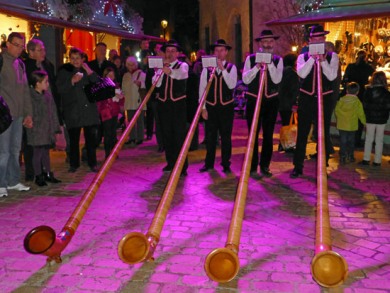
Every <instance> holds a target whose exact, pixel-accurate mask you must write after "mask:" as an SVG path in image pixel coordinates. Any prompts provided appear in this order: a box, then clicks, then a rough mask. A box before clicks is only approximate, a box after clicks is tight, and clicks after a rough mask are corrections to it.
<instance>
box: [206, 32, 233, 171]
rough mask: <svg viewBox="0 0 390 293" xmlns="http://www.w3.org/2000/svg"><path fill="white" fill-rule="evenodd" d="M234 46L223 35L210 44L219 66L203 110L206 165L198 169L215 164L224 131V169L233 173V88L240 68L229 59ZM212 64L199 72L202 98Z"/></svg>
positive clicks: (222, 146) (208, 167)
mask: <svg viewBox="0 0 390 293" xmlns="http://www.w3.org/2000/svg"><path fill="white" fill-rule="evenodd" d="M231 48H232V47H231V46H229V45H227V44H226V41H225V40H223V39H219V40H217V41H216V42H215V43H214V44H212V45H211V46H210V50H211V51H213V52H214V55H216V57H217V68H216V70H215V75H214V78H213V81H212V83H211V86H210V90H209V92H208V94H207V97H206V103H205V106H204V108H203V110H202V117H203V118H204V119H205V120H206V133H207V137H206V149H207V154H206V159H205V164H204V166H203V167H202V168H201V169H200V170H199V171H200V172H206V171H208V170H210V169H213V168H214V162H215V150H216V141H217V138H218V137H217V136H218V133H219V134H220V135H221V155H222V162H221V165H222V167H223V172H224V173H226V174H229V173H231V170H230V157H231V154H232V130H233V118H234V103H233V102H234V99H233V89H234V88H235V86H236V84H237V68H236V66H235V65H234V64H232V63H229V62H227V61H226V56H227V54H228V52H229V50H230V49H231ZM211 71H212V68H203V70H202V74H201V76H200V84H199V99H201V98H202V96H203V93H204V91H205V88H206V86H207V82H208V80H209V78H210V75H211Z"/></svg>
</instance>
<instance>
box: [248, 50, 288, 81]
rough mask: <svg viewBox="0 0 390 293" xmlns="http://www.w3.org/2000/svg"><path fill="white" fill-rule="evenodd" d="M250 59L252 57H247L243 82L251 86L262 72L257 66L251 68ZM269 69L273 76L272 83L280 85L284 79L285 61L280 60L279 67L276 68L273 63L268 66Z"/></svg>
mask: <svg viewBox="0 0 390 293" xmlns="http://www.w3.org/2000/svg"><path fill="white" fill-rule="evenodd" d="M250 57H251V56H248V57H246V60H245V64H244V71H243V73H242V80H243V82H244V83H245V84H250V83H251V82H252V81H253V79H254V78H255V77H256V75H257V73H258V72H259V70H260V68H258V67H257V66H256V65H255V66H253V67H252V68H251V61H250ZM267 69H268V72H269V74H270V76H271V80H272V82H273V83H274V84H278V83H280V82H281V80H282V77H283V59H280V60H279V63H278V66H277V67H275V65H274V63H273V62H271V63H270V64H267Z"/></svg>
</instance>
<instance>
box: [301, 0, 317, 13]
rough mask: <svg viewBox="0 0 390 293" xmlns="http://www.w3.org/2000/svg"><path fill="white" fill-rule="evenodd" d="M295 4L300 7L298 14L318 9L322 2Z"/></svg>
mask: <svg viewBox="0 0 390 293" xmlns="http://www.w3.org/2000/svg"><path fill="white" fill-rule="evenodd" d="M297 3H298V4H299V6H300V7H301V8H300V9H299V14H302V13H307V12H312V11H316V10H318V9H320V7H321V6H322V5H323V4H324V1H322V0H298V1H297Z"/></svg>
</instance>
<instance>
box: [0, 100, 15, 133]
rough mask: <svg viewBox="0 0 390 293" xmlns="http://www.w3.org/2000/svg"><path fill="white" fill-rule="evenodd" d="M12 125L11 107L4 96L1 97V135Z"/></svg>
mask: <svg viewBox="0 0 390 293" xmlns="http://www.w3.org/2000/svg"><path fill="white" fill-rule="evenodd" d="M11 123H12V116H11V111H10V110H9V107H8V105H7V103H6V102H5V100H4V99H3V97H2V96H0V134H2V133H3V132H5V131H6V130H7V129H8V127H10V125H11Z"/></svg>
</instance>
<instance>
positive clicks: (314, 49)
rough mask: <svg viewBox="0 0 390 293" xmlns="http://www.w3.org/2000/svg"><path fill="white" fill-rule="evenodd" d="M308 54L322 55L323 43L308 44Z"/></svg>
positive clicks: (323, 51) (323, 52) (323, 50)
mask: <svg viewBox="0 0 390 293" xmlns="http://www.w3.org/2000/svg"><path fill="white" fill-rule="evenodd" d="M309 53H310V55H312V56H313V55H323V54H325V43H312V44H309Z"/></svg>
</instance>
